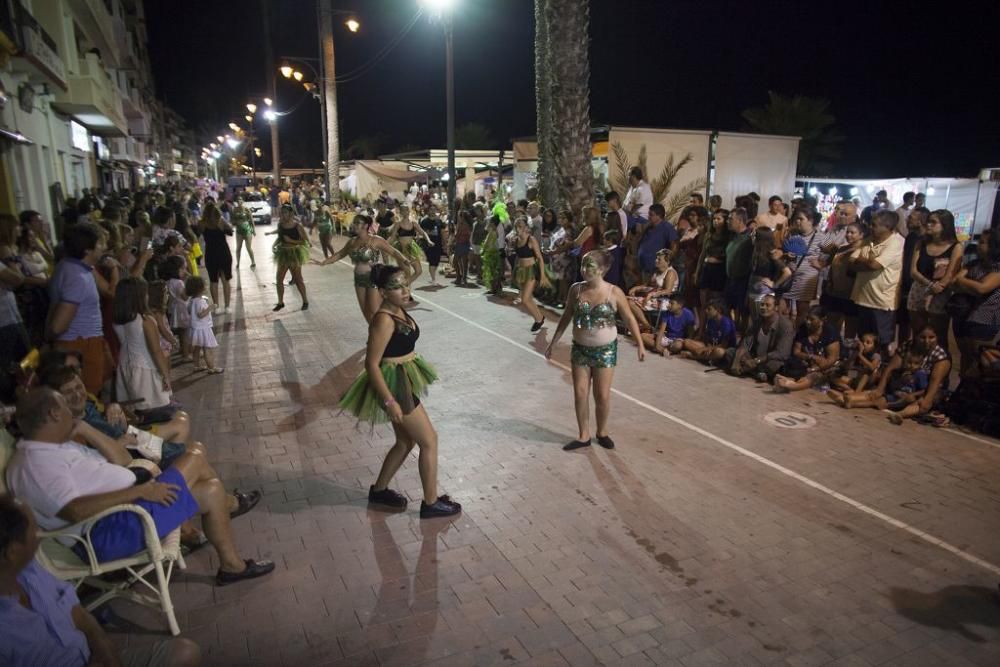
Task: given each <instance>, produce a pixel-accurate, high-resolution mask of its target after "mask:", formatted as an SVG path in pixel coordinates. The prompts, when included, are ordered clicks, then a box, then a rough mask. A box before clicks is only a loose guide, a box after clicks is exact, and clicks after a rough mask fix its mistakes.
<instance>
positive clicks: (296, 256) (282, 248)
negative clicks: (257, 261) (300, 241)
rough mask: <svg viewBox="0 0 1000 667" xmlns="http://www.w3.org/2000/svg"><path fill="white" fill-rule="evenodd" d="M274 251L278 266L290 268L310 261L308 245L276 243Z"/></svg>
mask: <svg viewBox="0 0 1000 667" xmlns="http://www.w3.org/2000/svg"><path fill="white" fill-rule="evenodd" d="M273 251H274V262H275V264H277V265H278V266H284V267H286V268H290V267H294V266H302V265H303V264H307V263H309V246H308V245H285V244H284V243H275V244H274V248H273Z"/></svg>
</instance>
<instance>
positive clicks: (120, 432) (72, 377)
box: [40, 366, 261, 518]
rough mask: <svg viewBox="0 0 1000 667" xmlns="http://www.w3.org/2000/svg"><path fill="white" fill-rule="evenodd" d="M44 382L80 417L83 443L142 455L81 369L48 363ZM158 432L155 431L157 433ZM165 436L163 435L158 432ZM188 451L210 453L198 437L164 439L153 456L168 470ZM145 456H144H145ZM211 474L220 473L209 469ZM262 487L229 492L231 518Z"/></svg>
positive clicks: (250, 505) (251, 503) (254, 499)
mask: <svg viewBox="0 0 1000 667" xmlns="http://www.w3.org/2000/svg"><path fill="white" fill-rule="evenodd" d="M40 381H41V384H42V385H44V386H46V387H49V388H50V389H54V390H56V391H58V392H59V393H60V394H62V396H63V398H65V399H66V403H67V405H69V409H70V412H72V413H73V417H74V418H75V419H78V420H80V424H81V425H78V427H77V430H76V432H75V433H74V440H77V441H78V442H79V443H80V444H83V445H87V446H89V447H92V448H94V449H96V450H98V451H100V452H101V453H102V454H104V453H105V452H122V451H126V450H127V452H126V453H127V454H128V455H129V457H130V458H133V459H134V458H139V457H140V456H141V455H140V454H139V452H138V451H137V450H136V449H135V445H136V436H135V435H133V434H130V433H128V432H127V429H125V428H120V427H118V426H114V425H112V424H110V423H109V422H108V421H107V420H106V419H104V417H103V416H102V415H101V413H100V412H98V411H97V410H96V409H95V408H93V404H92V403H91V402H90V401H89V400H87V390H86V388H85V387H84V386H83V382H82V381H81V380H80V376H79V370H78V369H75V368H73V367H71V366H48V367H47V368H46V370H45V372H44V373H42V375H41V376H40ZM154 435H155V434H154ZM158 437H162V436H158ZM186 452H193V453H195V454H199V455H201V456H204V457H206V461H207V457H208V453H207V451H206V450H205V446H204V445H203V444H201V442H199V441H197V440H188V441H187V442H172V441H169V440H167V439H165V438H164V439H163V449H162V457H161V458H160V459H159V460H154V463H156V464H157V466H159V467H160V468H161V469H163V470H166V469H167V468H169V467H170V466H172V465H173V464H174V462H175V461H176V460H177V459H178V458H179V457H180V456H182V455H183V454H184V453H186ZM105 458H107V459H108V460H109V461H112V462H115V461H114V459H113V457H112V456H109V455H107V454H105ZM143 458H145V457H143ZM128 463H129V459H123V460H122V461H120V464H121V465H128ZM209 472H210V475H211V476H212V477H218V474H217V473H216V472H215V471H214V470H212V469H211V468H210V469H209ZM260 498H261V493H260V491H251V492H249V493H244V492H241V491H234V492H233V493H232V494H230V495H229V496H228V500H227V509H228V510H229V515H230V518H234V517H237V516H240V515H241V514H246V513H247V512H249V511H250V510H252V509H253V508H254V507H255V506H256V505H257V503H258V502H260Z"/></svg>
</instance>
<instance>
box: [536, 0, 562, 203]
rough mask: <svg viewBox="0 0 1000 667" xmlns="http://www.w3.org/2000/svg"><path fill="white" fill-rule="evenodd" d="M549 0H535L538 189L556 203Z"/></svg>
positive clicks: (547, 199) (545, 201)
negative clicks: (550, 76) (550, 74)
mask: <svg viewBox="0 0 1000 667" xmlns="http://www.w3.org/2000/svg"><path fill="white" fill-rule="evenodd" d="M549 3H550V0H535V118H536V130H535V132H536V141H537V145H538V172H537V173H538V192H539V196H540V198H541V200H542V203H543V204H544V205H546V206H556V204H557V201H556V200H557V198H558V189H557V187H556V171H555V162H554V161H553V137H552V86H551V82H550V78H549V72H550V71H551V67H550V64H549V48H550V40H549V20H548V16H549V12H548V10H547V6H548V5H549Z"/></svg>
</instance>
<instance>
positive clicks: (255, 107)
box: [247, 102, 257, 113]
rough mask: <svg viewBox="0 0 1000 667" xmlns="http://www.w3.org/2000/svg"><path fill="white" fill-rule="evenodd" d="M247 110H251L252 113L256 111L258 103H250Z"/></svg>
mask: <svg viewBox="0 0 1000 667" xmlns="http://www.w3.org/2000/svg"><path fill="white" fill-rule="evenodd" d="M247 111H249V112H250V113H255V112H256V111H257V105H256V104H254V103H253V102H250V103H248V104H247Z"/></svg>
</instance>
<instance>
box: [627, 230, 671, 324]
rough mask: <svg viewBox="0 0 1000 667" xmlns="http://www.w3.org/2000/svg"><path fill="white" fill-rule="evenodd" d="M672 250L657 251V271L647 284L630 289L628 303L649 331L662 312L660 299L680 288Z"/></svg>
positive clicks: (637, 319)
mask: <svg viewBox="0 0 1000 667" xmlns="http://www.w3.org/2000/svg"><path fill="white" fill-rule="evenodd" d="M670 258H671V254H670V250H668V249H663V250H661V251H660V252H658V253H656V272H655V273H653V275H652V276H651V277H650V279H649V282H648V283H646V284H645V285H636V286H635V287H633V288H632V289H630V290H629V291H628V305H629V309H631V311H632V315H634V316H635V319H636V321H637V322H638V323H639V328H640V329H641V330H642V331H644V332H646V333H648V332H650V331H652V330H653V326H652V325H653V322H654V318H655V317H656V315H657V314H659V312H660V299H663V298H668V297H670V296H672V295H673V294H674V293H676V292H677V290H678V289H679V288H680V285H679V284H678V282H679V280H680V278H679V276H678V275H677V269H675V268H674V267H673V266H672V265H671V262H670Z"/></svg>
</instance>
